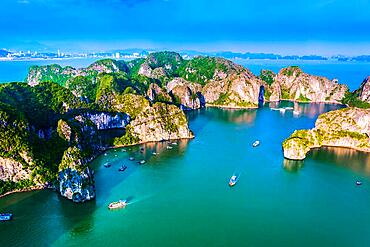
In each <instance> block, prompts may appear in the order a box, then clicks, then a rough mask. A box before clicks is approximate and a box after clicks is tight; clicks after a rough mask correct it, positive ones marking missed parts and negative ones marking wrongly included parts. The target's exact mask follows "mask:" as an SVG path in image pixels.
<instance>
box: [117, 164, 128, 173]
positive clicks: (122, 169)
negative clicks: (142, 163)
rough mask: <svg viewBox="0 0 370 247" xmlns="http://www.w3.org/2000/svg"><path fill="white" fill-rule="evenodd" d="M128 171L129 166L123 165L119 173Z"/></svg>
mask: <svg viewBox="0 0 370 247" xmlns="http://www.w3.org/2000/svg"><path fill="white" fill-rule="evenodd" d="M126 169H127V166H125V165H122V166H121V167H120V168H118V171H120V172H124V171H125V170H126Z"/></svg>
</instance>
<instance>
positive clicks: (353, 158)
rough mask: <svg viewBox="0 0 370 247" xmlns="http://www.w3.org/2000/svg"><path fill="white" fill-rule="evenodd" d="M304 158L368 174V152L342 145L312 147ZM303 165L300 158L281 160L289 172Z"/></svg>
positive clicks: (369, 156) (295, 170) (369, 164)
mask: <svg viewBox="0 0 370 247" xmlns="http://www.w3.org/2000/svg"><path fill="white" fill-rule="evenodd" d="M305 160H315V161H319V162H320V163H323V164H330V165H337V166H341V167H345V168H348V169H351V170H353V171H355V172H358V173H362V174H365V175H367V176H370V153H366V152H361V151H357V150H354V149H350V148H344V147H321V148H315V149H312V150H311V151H310V152H309V153H308V154H307V157H306V159H305ZM303 166H304V161H302V160H288V159H284V160H283V167H284V169H285V170H287V171H289V172H297V171H299V170H300V169H301V168H303Z"/></svg>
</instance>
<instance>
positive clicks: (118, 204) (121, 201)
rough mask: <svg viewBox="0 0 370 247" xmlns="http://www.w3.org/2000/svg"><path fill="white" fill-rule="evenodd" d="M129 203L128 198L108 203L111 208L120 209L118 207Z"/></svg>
mask: <svg viewBox="0 0 370 247" xmlns="http://www.w3.org/2000/svg"><path fill="white" fill-rule="evenodd" d="M126 205H127V201H126V200H119V201H118V202H112V203H110V204H109V205H108V208H109V209H118V208H124V207H126Z"/></svg>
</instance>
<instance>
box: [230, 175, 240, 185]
mask: <svg viewBox="0 0 370 247" xmlns="http://www.w3.org/2000/svg"><path fill="white" fill-rule="evenodd" d="M238 180H239V177H238V176H237V175H232V176H231V178H230V181H229V185H230V187H232V186H234V185H235V184H236V183H237V182H238Z"/></svg>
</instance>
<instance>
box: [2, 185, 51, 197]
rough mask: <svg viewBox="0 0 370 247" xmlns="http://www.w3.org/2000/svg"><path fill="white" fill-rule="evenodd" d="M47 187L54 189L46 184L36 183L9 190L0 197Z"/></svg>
mask: <svg viewBox="0 0 370 247" xmlns="http://www.w3.org/2000/svg"><path fill="white" fill-rule="evenodd" d="M47 189H53V188H51V187H47V186H44V185H35V186H32V187H29V188H24V189H17V190H12V191H8V192H6V193H4V194H2V195H0V199H1V198H3V197H6V196H9V195H11V194H15V193H20V192H31V191H36V190H47Z"/></svg>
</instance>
